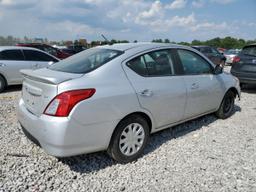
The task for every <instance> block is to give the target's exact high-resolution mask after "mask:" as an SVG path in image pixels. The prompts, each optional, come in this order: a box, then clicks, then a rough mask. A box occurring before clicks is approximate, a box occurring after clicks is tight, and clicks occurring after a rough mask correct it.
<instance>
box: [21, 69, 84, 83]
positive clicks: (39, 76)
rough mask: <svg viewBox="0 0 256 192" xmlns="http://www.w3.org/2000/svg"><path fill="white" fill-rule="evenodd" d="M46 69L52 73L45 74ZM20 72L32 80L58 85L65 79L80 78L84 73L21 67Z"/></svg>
mask: <svg viewBox="0 0 256 192" xmlns="http://www.w3.org/2000/svg"><path fill="white" fill-rule="evenodd" d="M48 71H51V73H52V74H50V75H47V72H48ZM20 73H21V74H22V76H23V77H24V78H28V79H31V80H34V81H39V82H42V83H47V84H52V85H58V84H60V83H63V82H65V81H69V80H72V79H76V78H80V77H82V76H83V75H84V74H73V73H65V72H60V71H53V70H50V69H47V68H44V69H39V70H31V69H23V70H20ZM60 74H61V75H60Z"/></svg>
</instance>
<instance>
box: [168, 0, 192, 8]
mask: <svg viewBox="0 0 256 192" xmlns="http://www.w3.org/2000/svg"><path fill="white" fill-rule="evenodd" d="M186 4H187V0H174V1H173V2H172V3H171V4H169V5H166V6H165V8H167V9H181V8H184V7H185V6H186Z"/></svg>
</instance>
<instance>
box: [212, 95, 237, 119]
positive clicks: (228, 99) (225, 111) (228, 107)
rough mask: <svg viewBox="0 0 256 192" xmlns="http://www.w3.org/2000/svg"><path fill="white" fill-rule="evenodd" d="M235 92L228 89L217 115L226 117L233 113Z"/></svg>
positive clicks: (221, 117) (222, 117)
mask: <svg viewBox="0 0 256 192" xmlns="http://www.w3.org/2000/svg"><path fill="white" fill-rule="evenodd" d="M234 103H235V94H234V93H233V92H232V91H228V92H227V93H226V95H225V96H224V98H223V100H222V103H221V105H220V108H219V109H218V111H217V112H216V116H217V117H218V118H220V119H226V118H228V117H230V116H231V115H232V112H233V110H234Z"/></svg>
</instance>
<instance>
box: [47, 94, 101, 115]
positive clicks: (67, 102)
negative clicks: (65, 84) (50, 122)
mask: <svg viewBox="0 0 256 192" xmlns="http://www.w3.org/2000/svg"><path fill="white" fill-rule="evenodd" d="M95 92H96V90H95V89H82V90H73V91H66V92H63V93H61V94H59V95H57V96H56V97H55V98H54V99H53V100H52V101H51V102H50V103H49V105H48V106H47V107H46V109H45V111H44V114H46V115H50V116H56V117H67V116H68V115H69V113H70V111H71V110H72V109H73V108H74V106H75V105H76V104H77V103H79V102H80V101H83V100H85V99H88V98H90V97H92V96H93V95H94V93H95Z"/></svg>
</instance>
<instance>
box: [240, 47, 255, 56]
mask: <svg viewBox="0 0 256 192" xmlns="http://www.w3.org/2000/svg"><path fill="white" fill-rule="evenodd" d="M243 54H244V55H251V56H256V46H250V47H245V48H243Z"/></svg>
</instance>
